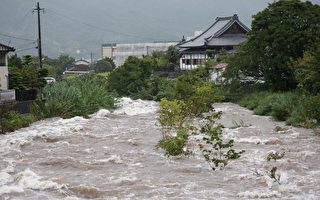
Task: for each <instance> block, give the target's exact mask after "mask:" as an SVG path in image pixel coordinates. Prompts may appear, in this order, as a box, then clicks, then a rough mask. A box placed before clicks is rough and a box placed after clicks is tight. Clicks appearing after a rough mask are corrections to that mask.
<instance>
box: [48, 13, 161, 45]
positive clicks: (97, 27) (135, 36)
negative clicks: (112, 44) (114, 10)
mask: <svg viewBox="0 0 320 200" xmlns="http://www.w3.org/2000/svg"><path fill="white" fill-rule="evenodd" d="M47 10H49V11H51V12H52V13H54V14H56V15H58V16H60V17H64V18H66V19H68V20H71V21H73V22H78V23H81V24H83V25H86V26H89V27H91V28H95V29H98V30H102V31H107V32H111V33H115V34H120V35H125V36H129V37H133V38H140V39H149V40H156V39H155V38H151V37H142V36H138V35H132V34H128V33H123V32H119V31H114V30H110V29H106V28H103V27H99V26H96V25H93V24H90V23H87V22H83V21H81V20H78V19H75V18H72V17H69V16H66V15H64V14H61V13H58V12H56V11H54V10H51V9H47Z"/></svg>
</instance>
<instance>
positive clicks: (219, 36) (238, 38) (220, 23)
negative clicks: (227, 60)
mask: <svg viewBox="0 0 320 200" xmlns="http://www.w3.org/2000/svg"><path fill="white" fill-rule="evenodd" d="M235 23H237V24H238V25H239V26H240V27H241V28H242V29H243V30H244V31H245V32H248V31H250V29H249V28H248V27H246V26H245V25H244V24H243V23H241V22H240V21H239V18H238V16H237V15H233V16H231V17H217V18H216V21H215V22H214V23H213V24H212V25H211V26H210V27H209V28H208V29H207V30H206V31H204V32H203V33H202V34H200V35H199V36H197V37H195V38H193V39H191V40H189V41H186V42H183V43H182V44H180V45H179V47H180V48H193V47H203V46H205V45H208V46H225V45H230V46H232V45H238V44H240V43H241V42H243V41H244V40H245V34H226V35H223V34H224V33H225V32H226V31H227V30H228V29H229V28H230V27H231V26H232V25H233V24H235Z"/></svg>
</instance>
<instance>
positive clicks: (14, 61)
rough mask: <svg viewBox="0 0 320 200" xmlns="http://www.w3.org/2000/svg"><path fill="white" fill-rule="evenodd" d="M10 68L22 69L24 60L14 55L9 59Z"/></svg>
mask: <svg viewBox="0 0 320 200" xmlns="http://www.w3.org/2000/svg"><path fill="white" fill-rule="evenodd" d="M8 67H17V68H22V60H21V58H19V57H18V56H17V54H14V55H12V56H10V57H9V58H8Z"/></svg>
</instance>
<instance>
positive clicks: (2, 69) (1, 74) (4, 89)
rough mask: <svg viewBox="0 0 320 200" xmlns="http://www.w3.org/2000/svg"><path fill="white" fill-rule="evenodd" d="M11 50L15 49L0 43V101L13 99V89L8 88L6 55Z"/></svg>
mask: <svg viewBox="0 0 320 200" xmlns="http://www.w3.org/2000/svg"><path fill="white" fill-rule="evenodd" d="M11 51H15V49H14V48H13V47H9V46H6V45H4V44H1V43H0V103H1V102H4V101H11V100H15V91H14V90H9V70H8V57H7V55H8V53H9V52H11Z"/></svg>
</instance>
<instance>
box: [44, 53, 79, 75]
mask: <svg viewBox="0 0 320 200" xmlns="http://www.w3.org/2000/svg"><path fill="white" fill-rule="evenodd" d="M74 61H75V59H74V58H73V57H71V56H69V55H67V54H61V55H60V56H59V57H58V58H54V59H52V58H48V57H44V61H43V64H44V66H46V68H47V69H48V71H49V72H50V74H52V73H53V72H52V71H54V77H56V78H60V77H61V76H62V74H63V72H64V71H65V70H66V69H67V68H68V67H70V66H72V64H73V63H74ZM49 66H51V67H53V69H54V70H53V69H51V67H49Z"/></svg>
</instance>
